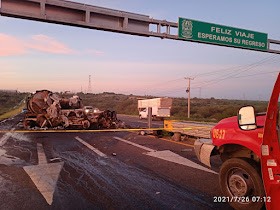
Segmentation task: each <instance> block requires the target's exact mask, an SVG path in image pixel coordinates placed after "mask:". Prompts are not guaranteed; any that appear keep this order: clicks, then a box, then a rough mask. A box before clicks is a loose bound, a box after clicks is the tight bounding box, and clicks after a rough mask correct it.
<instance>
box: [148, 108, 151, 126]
mask: <svg viewBox="0 0 280 210" xmlns="http://www.w3.org/2000/svg"><path fill="white" fill-rule="evenodd" d="M147 119H148V128H151V127H152V107H148V118H147Z"/></svg>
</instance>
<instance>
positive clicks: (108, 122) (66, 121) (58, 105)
mask: <svg viewBox="0 0 280 210" xmlns="http://www.w3.org/2000/svg"><path fill="white" fill-rule="evenodd" d="M27 109H28V112H26V113H25V119H24V123H23V125H24V127H25V128H26V129H30V128H34V127H39V128H44V129H46V128H59V127H60V128H78V129H89V128H94V129H97V128H119V127H123V126H124V125H123V123H122V122H121V121H120V120H118V119H117V115H116V112H115V111H109V110H106V111H103V112H99V113H93V110H92V109H90V108H89V107H88V106H84V105H83V103H82V100H81V99H80V97H79V96H77V95H74V96H73V97H71V98H63V97H60V96H58V95H57V94H55V93H53V92H51V91H49V90H40V91H36V93H34V94H32V95H31V96H30V97H29V98H28V100H27Z"/></svg>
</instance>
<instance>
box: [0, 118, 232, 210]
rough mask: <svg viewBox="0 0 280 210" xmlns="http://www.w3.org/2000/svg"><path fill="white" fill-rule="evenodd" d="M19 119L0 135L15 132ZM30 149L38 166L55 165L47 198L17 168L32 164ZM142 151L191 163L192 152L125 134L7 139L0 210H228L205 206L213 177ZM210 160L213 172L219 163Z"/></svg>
mask: <svg viewBox="0 0 280 210" xmlns="http://www.w3.org/2000/svg"><path fill="white" fill-rule="evenodd" d="M21 117H22V116H20V115H19V116H16V117H15V118H14V119H11V120H7V121H6V122H4V124H1V123H0V129H1V130H5V129H7V128H10V129H12V128H14V129H16V130H17V129H22V127H21V126H20V124H18V122H19V120H20V119H21ZM126 123H128V122H126ZM4 135H6V134H4ZM4 135H3V134H0V139H3V136H4ZM76 137H79V139H81V140H82V142H84V143H85V144H83V143H81V141H78V140H77V138H76ZM118 138H119V139H120V140H119V139H118ZM123 140H124V141H123ZM129 142H132V143H133V144H129ZM38 144H41V145H42V148H43V151H41V154H40V155H42V153H44V154H45V156H46V161H47V164H46V167H47V166H48V164H49V165H54V164H60V163H63V166H62V168H61V170H58V171H57V174H59V177H58V179H57V184H56V187H55V188H54V193H53V199H49V198H48V197H47V196H49V195H50V194H48V195H45V196H46V197H47V198H46V197H44V195H43V194H42V192H40V190H39V188H40V186H39V187H38V186H37V185H36V184H35V183H34V181H33V179H34V177H33V179H32V178H31V177H30V176H29V175H28V174H27V172H26V171H25V169H24V167H33V166H36V167H37V166H38V165H39V162H40V158H39V157H38V155H39V154H38V151H39V149H38ZM137 145H139V146H140V147H139V146H137ZM141 146H142V147H141ZM92 147H93V148H94V149H96V150H98V151H100V152H101V153H96V152H95V151H94V150H92V149H93V148H92ZM147 149H148V150H149V151H167V150H168V151H170V152H172V154H173V153H174V154H176V155H180V156H181V157H182V158H186V159H187V160H189V161H191V162H192V163H199V162H198V161H197V159H196V157H195V154H194V151H193V148H192V147H188V146H186V145H182V144H176V143H173V142H168V141H163V140H161V139H158V138H154V137H150V136H139V135H137V134H135V133H131V132H105V133H104V132H102V133H28V134H21V133H13V134H10V135H9V138H8V139H7V140H6V142H5V144H3V145H2V146H1V147H0V174H1V176H0V198H1V200H2V202H1V203H0V209H16V208H20V209H30V208H32V209H38V208H41V209H108V208H109V209H131V208H133V209H151V208H157V209H158V208H160V209H170V208H174V209H194V208H195V209H222V208H223V209H227V208H228V209H230V207H229V206H228V204H224V203H214V202H213V196H219V195H220V190H219V187H218V176H217V175H216V174H214V173H211V172H206V171H203V170H200V169H197V168H195V167H189V166H186V165H182V164H178V163H174V162H170V161H167V160H163V159H160V158H158V157H153V156H149V155H147V153H148V152H149V151H147ZM100 154H104V155H105V156H102V155H100ZM168 154H169V153H168ZM213 161H214V168H213V170H214V171H216V172H218V167H219V165H220V162H219V160H218V159H214V160H213ZM34 173H35V172H34ZM46 173H47V172H46ZM44 179H45V180H48V179H46V178H45V177H44V176H43V175H42V180H44ZM41 190H42V189H41ZM43 191H44V190H43ZM48 201H49V202H50V201H51V202H50V204H48Z"/></svg>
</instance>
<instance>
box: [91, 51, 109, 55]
mask: <svg viewBox="0 0 280 210" xmlns="http://www.w3.org/2000/svg"><path fill="white" fill-rule="evenodd" d="M87 53H89V54H94V55H104V54H105V52H103V51H98V50H87Z"/></svg>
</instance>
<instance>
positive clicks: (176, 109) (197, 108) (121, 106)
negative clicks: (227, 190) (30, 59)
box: [63, 92, 268, 122]
mask: <svg viewBox="0 0 280 210" xmlns="http://www.w3.org/2000/svg"><path fill="white" fill-rule="evenodd" d="M78 95H79V96H80V97H81V98H82V100H83V104H84V105H89V106H93V107H96V108H99V109H100V110H105V109H109V110H115V111H117V113H118V114H126V115H135V116H138V110H137V104H138V102H137V101H138V98H143V96H135V95H123V94H115V93H108V92H104V93H101V94H83V93H79V94H78ZM63 96H66V95H63ZM66 97H69V95H68V96H66ZM145 98H154V97H152V96H148V97H145ZM267 104H268V102H267V101H247V100H227V99H215V98H209V99H199V98H192V99H191V118H190V119H188V118H187V116H188V107H187V99H186V98H173V105H172V109H171V116H172V117H171V119H174V120H190V121H205V122H218V121H220V120H221V119H224V118H227V117H231V116H236V115H237V111H238V109H239V108H240V107H242V106H244V105H253V106H254V107H255V109H256V112H265V111H266V108H267Z"/></svg>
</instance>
